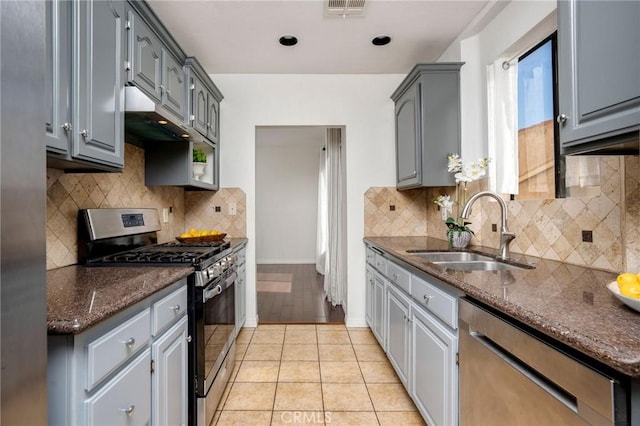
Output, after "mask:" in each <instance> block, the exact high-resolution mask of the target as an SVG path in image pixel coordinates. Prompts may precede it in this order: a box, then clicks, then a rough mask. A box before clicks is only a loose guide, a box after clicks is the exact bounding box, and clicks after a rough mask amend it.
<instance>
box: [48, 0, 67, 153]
mask: <svg viewBox="0 0 640 426" xmlns="http://www.w3.org/2000/svg"><path fill="white" fill-rule="evenodd" d="M46 8H47V9H46V10H47V12H46V16H47V22H46V27H47V30H46V31H47V40H46V42H47V75H48V78H47V81H46V84H47V93H46V95H47V114H48V115H47V122H46V125H45V140H46V144H47V150H48V152H50V153H59V154H66V153H68V152H69V148H70V143H71V3H70V2H67V1H48V2H46Z"/></svg>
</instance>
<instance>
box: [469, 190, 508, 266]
mask: <svg viewBox="0 0 640 426" xmlns="http://www.w3.org/2000/svg"><path fill="white" fill-rule="evenodd" d="M480 197H491V198H493V199H495V200H496V201H497V202H498V204H500V220H501V225H500V258H501V259H508V258H509V244H510V243H511V240H513V239H514V238H515V237H516V234H514V233H513V232H509V229H508V228H507V205H506V204H505V202H504V200H503V199H502V197H501V196H499V195H498V194H496V193H495V192H493V191H480V192H478V193H476V194H473V195H472V196H471V198H469V200H468V201H467V202H466V203H465V205H464V206H463V207H462V213H460V217H462V218H463V219H468V218H469V214H470V213H471V205H472V204H473V203H474V202H475V201H476V200H477V199H478V198H480Z"/></svg>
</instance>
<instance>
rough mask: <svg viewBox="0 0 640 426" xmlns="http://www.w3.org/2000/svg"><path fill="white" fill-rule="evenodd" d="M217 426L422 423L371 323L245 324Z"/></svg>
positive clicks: (214, 421) (216, 417)
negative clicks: (249, 326) (359, 325)
mask: <svg viewBox="0 0 640 426" xmlns="http://www.w3.org/2000/svg"><path fill="white" fill-rule="evenodd" d="M236 346H237V348H236V353H237V361H236V365H235V368H234V371H233V373H232V374H231V379H230V382H229V385H228V386H227V388H226V389H225V392H224V394H223V395H222V399H221V401H220V405H219V406H218V411H217V412H216V415H215V417H214V419H213V422H212V424H211V426H214V425H220V426H223V425H251V426H253V425H256V426H259V425H295V424H312V425H367V426H368V425H394V426H397V425H424V424H425V423H424V422H423V420H422V418H421V417H420V414H419V413H418V411H417V410H416V407H415V405H414V404H413V402H412V401H411V399H410V398H409V396H408V395H407V392H406V391H405V389H404V387H403V386H402V384H401V383H400V380H399V379H398V376H397V375H396V374H395V371H394V370H393V367H392V366H391V364H389V361H388V360H387V357H386V355H385V354H384V352H383V351H382V349H381V348H380V346H379V345H378V342H377V341H376V339H375V337H374V336H373V334H371V331H370V330H369V329H368V328H346V327H345V326H344V325H339V324H338V325H334V324H300V325H298V324H295V325H259V326H258V328H257V329H243V330H242V331H241V332H240V335H239V336H238V339H237V343H236Z"/></svg>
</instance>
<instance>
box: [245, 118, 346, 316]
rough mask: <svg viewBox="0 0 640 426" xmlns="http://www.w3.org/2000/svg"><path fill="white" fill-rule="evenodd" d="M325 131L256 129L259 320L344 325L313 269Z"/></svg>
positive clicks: (320, 128) (339, 310)
mask: <svg viewBox="0 0 640 426" xmlns="http://www.w3.org/2000/svg"><path fill="white" fill-rule="evenodd" d="M327 134H328V133H327V127H325V126H261V127H257V128H256V263H257V268H256V272H257V276H256V290H257V311H258V318H259V322H260V323H344V311H343V309H342V306H341V304H337V306H333V304H332V303H330V302H328V301H327V298H326V294H327V293H326V292H325V278H324V276H323V275H322V274H320V273H318V271H317V270H316V262H317V257H318V254H317V253H318V252H319V249H318V248H317V242H318V241H319V240H320V239H321V238H319V237H318V232H319V231H318V212H319V203H320V200H319V197H318V195H319V193H322V191H324V190H323V189H319V186H320V185H319V182H320V167H321V159H322V158H323V156H325V155H326V151H323V149H326V146H327ZM343 234H345V235H346V233H343ZM320 270H322V268H320ZM322 271H323V270H322ZM323 272H324V271H323Z"/></svg>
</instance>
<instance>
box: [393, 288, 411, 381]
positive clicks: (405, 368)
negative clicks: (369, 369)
mask: <svg viewBox="0 0 640 426" xmlns="http://www.w3.org/2000/svg"><path fill="white" fill-rule="evenodd" d="M410 350H411V301H410V299H409V298H408V297H407V296H405V295H404V294H402V292H401V291H398V290H396V289H395V288H394V286H393V285H389V286H387V356H388V357H389V361H391V364H392V365H393V367H394V368H395V370H396V372H397V373H398V376H399V377H400V381H402V384H404V385H405V387H408V386H409V355H410Z"/></svg>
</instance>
